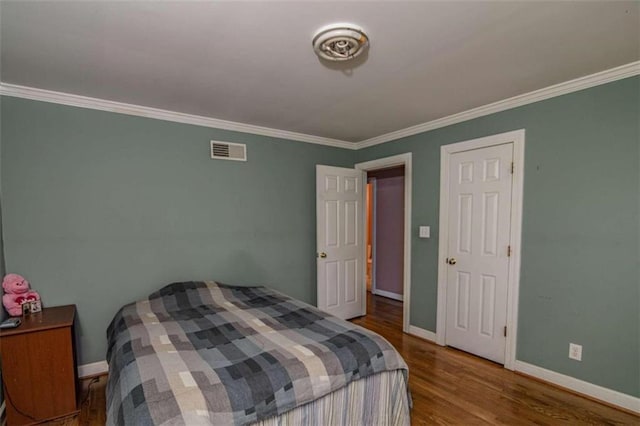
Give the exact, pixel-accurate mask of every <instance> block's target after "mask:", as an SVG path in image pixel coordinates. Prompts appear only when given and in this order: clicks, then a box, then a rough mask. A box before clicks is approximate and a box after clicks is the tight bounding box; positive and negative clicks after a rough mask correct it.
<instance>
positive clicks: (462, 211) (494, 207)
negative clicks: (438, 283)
mask: <svg viewBox="0 0 640 426" xmlns="http://www.w3.org/2000/svg"><path fill="white" fill-rule="evenodd" d="M512 161H513V144H504V145H496V146H491V147H487V148H480V149H475V150H471V151H464V152H459V153H455V154H452V155H451V157H450V163H449V166H450V168H449V171H450V176H449V200H450V201H449V203H450V205H449V211H450V214H451V219H452V220H450V221H449V241H448V247H449V250H448V258H449V259H450V260H451V259H455V263H454V261H451V263H453V264H451V263H450V264H449V266H448V273H447V325H446V344H447V345H450V346H454V347H457V348H459V349H462V350H465V351H467V352H471V353H474V354H476V355H479V356H482V357H484V358H488V359H491V360H493V361H496V362H500V363H504V355H505V343H506V339H505V337H504V333H503V330H504V327H505V325H506V315H507V284H508V272H509V257H508V247H509V238H510V231H511V189H512V175H511V163H512Z"/></svg>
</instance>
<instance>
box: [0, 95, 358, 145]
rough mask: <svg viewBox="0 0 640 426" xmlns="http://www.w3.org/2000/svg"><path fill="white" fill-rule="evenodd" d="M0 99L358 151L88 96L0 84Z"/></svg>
mask: <svg viewBox="0 0 640 426" xmlns="http://www.w3.org/2000/svg"><path fill="white" fill-rule="evenodd" d="M0 95H2V96H11V97H15V98H23V99H31V100H35V101H43V102H51V103H54V104H61V105H68V106H74V107H80V108H89V109H96V110H100V111H109V112H115V113H118V114H127V115H136V116H139V117H147V118H155V119H158V120H164V121H173V122H176V123H184V124H193V125H196V126H203V127H211V128H214V129H223V130H231V131H234V132H243V133H250V134H254V135H261V136H269V137H274V138H281V139H288V140H293V141H299V142H307V143H314V144H318V145H327V146H333V147H337V148H346V149H357V148H356V143H354V142H347V141H342V140H339V139H331V138H325V137H321V136H314V135H307V134H304V133H297V132H290V131H288V130H280V129H273V128H270V127H262V126H255V125H253V124H245V123H238V122H235V121H227V120H220V119H217V118H212V117H204V116H201V115H191V114H184V113H181V112H176V111H168V110H164V109H158V108H151V107H146V106H142V105H134V104H127V103H123V102H115V101H109V100H106V99H98V98H91V97H88V96H80V95H74V94H71V93H63V92H55V91H52V90H45V89H38V88H35V87H27V86H20V85H16V84H9V83H2V82H0Z"/></svg>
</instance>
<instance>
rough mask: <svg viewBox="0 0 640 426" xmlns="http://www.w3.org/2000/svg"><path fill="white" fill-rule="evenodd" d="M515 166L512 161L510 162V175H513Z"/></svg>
mask: <svg viewBox="0 0 640 426" xmlns="http://www.w3.org/2000/svg"><path fill="white" fill-rule="evenodd" d="M515 167H516V164H515V163H514V162H513V161H512V162H511V174H513V171H514V170H515Z"/></svg>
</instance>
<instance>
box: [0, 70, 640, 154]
mask: <svg viewBox="0 0 640 426" xmlns="http://www.w3.org/2000/svg"><path fill="white" fill-rule="evenodd" d="M639 74H640V61H636V62H631V63H629V64H625V65H621V66H619V67H616V68H611V69H609V70H605V71H601V72H598V73H595V74H591V75H587V76H584V77H579V78H576V79H574V80H569V81H565V82H563V83H559V84H555V85H553V86H549V87H545V88H543V89H539V90H534V91H533V92H529V93H525V94H522V95H517V96H514V97H512V98H508V99H504V100H501V101H497V102H493V103H491V104H487V105H483V106H480V107H477V108H473V109H470V110H467V111H463V112H460V113H457V114H453V115H449V116H447V117H443V118H438V119H436V120H432V121H427V122H426V123H422V124H417V125H415V126H411V127H407V128H405V129H401V130H396V131H394V132H390V133H386V134H384V135H380V136H376V137H373V138H370V139H365V140H362V141H360V142H347V141H343V140H339V139H331V138H325V137H322V136H315V135H308V134H305V133H297V132H291V131H288V130H280V129H273V128H270V127H262V126H255V125H253V124H245V123H238V122H235V121H227V120H220V119H217V118H212V117H204V116H200V115H191V114H184V113H181V112H175V111H168V110H163V109H158V108H151V107H146V106H141V105H134V104H126V103H122V102H115V101H109V100H105V99H98V98H90V97H87V96H80V95H74V94H70V93H63V92H55V91H51V90H44V89H37V88H34V87H27V86H19V85H16V84H9V83H2V82H0V95H2V96H12V97H16V98H24V99H32V100H36V101H43V102H51V103H56V104H61V105H69V106H75V107H80V108H90V109H96V110H101V111H109V112H115V113H118V114H128V115H136V116H139V117H147V118H155V119H158V120H165V121H173V122H176V123H184V124H193V125H196V126H203V127H211V128H214V129H223V130H231V131H235V132H243V133H250V134H255V135H261V136H269V137H274V138H282V139H288V140H293V141H299V142H306V143H314V144H318V145H326V146H333V147H337V148H344V149H351V150H358V149H363V148H367V147H370V146H374V145H379V144H382V143H385V142H390V141H394V140H397V139H401V138H404V137H407V136H412V135H416V134H418V133H423V132H427V131H429V130H434V129H439V128H441V127H446V126H450V125H452V124H456V123H461V122H463V121H467V120H472V119H474V118H478V117H482V116H485V115H489V114H494V113H496V112H500V111H505V110H508V109H511V108H516V107H519V106H523V105H527V104H531V103H534V102H538V101H542V100H545V99H549V98H553V97H556V96H561V95H565V94H568V93H572V92H577V91H579V90H584V89H588V88H590V87H594V86H599V85H601V84H606V83H610V82H612V81H616V80H622V79H623V78H627V77H633V76H636V75H639Z"/></svg>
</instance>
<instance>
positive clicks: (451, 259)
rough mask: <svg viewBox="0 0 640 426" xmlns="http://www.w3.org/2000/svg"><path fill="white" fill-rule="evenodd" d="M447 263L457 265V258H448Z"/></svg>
mask: <svg viewBox="0 0 640 426" xmlns="http://www.w3.org/2000/svg"><path fill="white" fill-rule="evenodd" d="M447 263H448V264H449V265H455V264H456V259H455V258H453V257H450V258H447Z"/></svg>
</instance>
